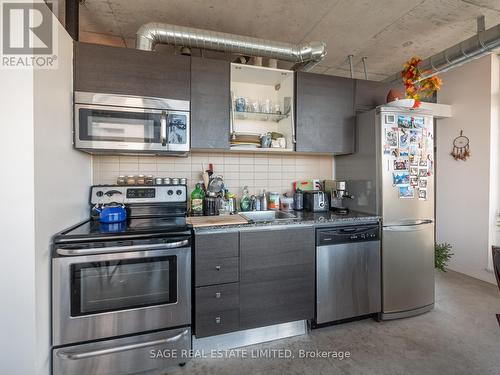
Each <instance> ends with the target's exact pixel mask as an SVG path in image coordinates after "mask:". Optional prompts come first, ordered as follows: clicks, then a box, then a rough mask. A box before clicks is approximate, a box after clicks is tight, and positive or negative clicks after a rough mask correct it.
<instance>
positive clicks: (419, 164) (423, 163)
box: [418, 159, 427, 167]
mask: <svg viewBox="0 0 500 375" xmlns="http://www.w3.org/2000/svg"><path fill="white" fill-rule="evenodd" d="M418 166H419V167H427V159H420V161H419V162H418Z"/></svg>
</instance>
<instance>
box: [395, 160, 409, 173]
mask: <svg viewBox="0 0 500 375" xmlns="http://www.w3.org/2000/svg"><path fill="white" fill-rule="evenodd" d="M394 170H395V171H407V170H408V160H405V159H399V160H394Z"/></svg>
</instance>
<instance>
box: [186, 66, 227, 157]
mask: <svg viewBox="0 0 500 375" xmlns="http://www.w3.org/2000/svg"><path fill="white" fill-rule="evenodd" d="M229 91H230V63H229V62H228V61H224V60H212V59H206V58H202V57H196V56H192V57H191V148H192V149H229V122H230V120H229V116H230V111H229V106H230V94H229Z"/></svg>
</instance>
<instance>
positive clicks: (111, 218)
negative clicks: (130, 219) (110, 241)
mask: <svg viewBox="0 0 500 375" xmlns="http://www.w3.org/2000/svg"><path fill="white" fill-rule="evenodd" d="M94 212H96V213H98V214H99V221H100V222H101V223H120V222H122V221H125V220H127V211H126V210H125V206H124V205H123V204H118V203H110V204H108V205H105V206H101V207H98V206H95V207H94Z"/></svg>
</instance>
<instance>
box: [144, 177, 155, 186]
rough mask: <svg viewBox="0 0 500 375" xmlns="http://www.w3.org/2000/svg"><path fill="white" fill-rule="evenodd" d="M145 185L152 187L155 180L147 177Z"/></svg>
mask: <svg viewBox="0 0 500 375" xmlns="http://www.w3.org/2000/svg"><path fill="white" fill-rule="evenodd" d="M145 183H146V185H154V183H155V178H154V177H153V175H147V176H146V180H145Z"/></svg>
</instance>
